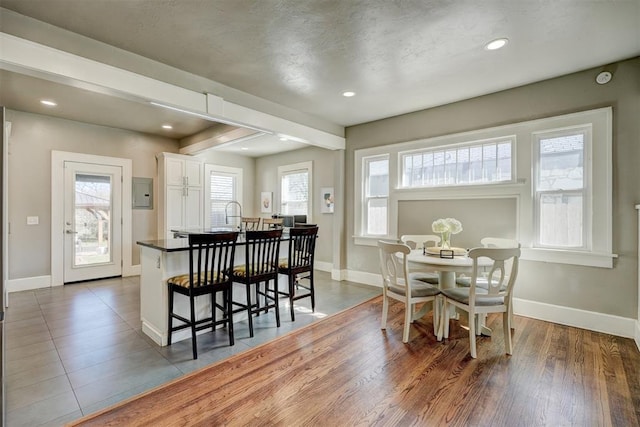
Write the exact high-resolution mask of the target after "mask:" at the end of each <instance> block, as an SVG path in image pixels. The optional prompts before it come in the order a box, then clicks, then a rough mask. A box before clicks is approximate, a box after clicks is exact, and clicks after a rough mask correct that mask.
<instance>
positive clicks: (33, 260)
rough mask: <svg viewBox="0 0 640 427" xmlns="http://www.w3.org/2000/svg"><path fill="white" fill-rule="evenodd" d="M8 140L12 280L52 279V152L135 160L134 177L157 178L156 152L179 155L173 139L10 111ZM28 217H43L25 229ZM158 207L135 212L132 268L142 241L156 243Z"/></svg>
mask: <svg viewBox="0 0 640 427" xmlns="http://www.w3.org/2000/svg"><path fill="white" fill-rule="evenodd" d="M7 121H10V122H11V124H12V127H11V137H10V139H9V221H10V223H11V234H10V235H9V248H10V249H11V250H10V253H9V279H19V278H26V277H36V276H47V275H50V274H51V151H52V150H58V151H70V152H75V153H83V154H93V155H100V156H112V157H121V158H127V159H131V160H132V164H133V165H132V174H133V176H135V177H146V178H154V187H155V188H154V191H155V192H156V194H157V191H158V188H157V180H156V179H155V178H156V174H157V169H156V160H155V155H156V153H159V152H162V151H168V152H177V149H178V143H177V141H175V140H172V139H168V138H161V137H156V136H152V135H145V134H141V133H135V132H129V131H125V130H121V129H114V128H108V127H103V126H95V125H89V124H85V123H80V122H74V121H70V120H62V119H57V118H54V117H49V116H42V115H37V114H29V113H23V112H18V111H12V110H9V111H7ZM27 215H37V216H39V217H40V223H39V225H26V217H27ZM156 218H157V206H154V209H153V210H138V209H134V210H133V215H132V221H133V224H132V229H133V236H132V237H133V238H132V243H133V246H132V263H133V265H136V264H138V263H139V262H140V256H139V255H140V254H139V249H138V246H137V245H136V244H135V242H136V241H138V240H148V239H155V238H156Z"/></svg>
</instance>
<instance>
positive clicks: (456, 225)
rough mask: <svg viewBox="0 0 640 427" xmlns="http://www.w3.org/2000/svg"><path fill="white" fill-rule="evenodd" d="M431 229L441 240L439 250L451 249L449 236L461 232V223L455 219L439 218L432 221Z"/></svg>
mask: <svg viewBox="0 0 640 427" xmlns="http://www.w3.org/2000/svg"><path fill="white" fill-rule="evenodd" d="M431 229H432V230H433V232H434V233H439V234H440V236H441V238H442V240H441V241H440V248H442V249H451V235H452V234H458V233H459V232H461V231H462V223H461V222H460V221H458V220H457V219H455V218H440V219H437V220H435V221H433V224H431Z"/></svg>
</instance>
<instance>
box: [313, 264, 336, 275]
mask: <svg viewBox="0 0 640 427" xmlns="http://www.w3.org/2000/svg"><path fill="white" fill-rule="evenodd" d="M313 268H314V269H316V270H320V271H326V272H329V273H331V271H332V270H333V264H332V263H330V262H324V261H316V262H314V263H313Z"/></svg>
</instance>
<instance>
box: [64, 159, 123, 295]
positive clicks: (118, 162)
mask: <svg viewBox="0 0 640 427" xmlns="http://www.w3.org/2000/svg"><path fill="white" fill-rule="evenodd" d="M65 161H72V162H80V163H95V164H102V165H110V166H120V167H121V168H122V270H121V274H122V275H123V276H124V275H130V274H129V273H130V272H132V271H133V270H132V247H133V246H132V245H133V242H132V240H133V237H132V236H133V234H132V221H133V220H132V210H131V182H132V160H131V159H123V158H119V157H106V156H96V155H93V154H82V153H70V152H66V151H55V150H54V151H52V152H51V284H52V286H59V285H62V284H63V283H64V226H63V225H64V218H63V216H64V200H63V199H64V197H63V194H62V193H61V190H60V189H61V188H64V162H65Z"/></svg>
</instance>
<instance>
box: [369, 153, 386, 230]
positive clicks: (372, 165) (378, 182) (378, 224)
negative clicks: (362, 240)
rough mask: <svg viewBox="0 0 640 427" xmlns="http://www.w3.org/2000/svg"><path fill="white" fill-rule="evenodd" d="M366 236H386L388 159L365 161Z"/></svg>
mask: <svg viewBox="0 0 640 427" xmlns="http://www.w3.org/2000/svg"><path fill="white" fill-rule="evenodd" d="M365 187H366V188H365V206H366V219H365V222H366V230H367V232H366V234H368V235H375V236H384V235H386V234H387V230H388V229H387V224H388V210H389V209H388V204H389V158H388V157H387V156H384V157H372V158H368V159H365Z"/></svg>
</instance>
